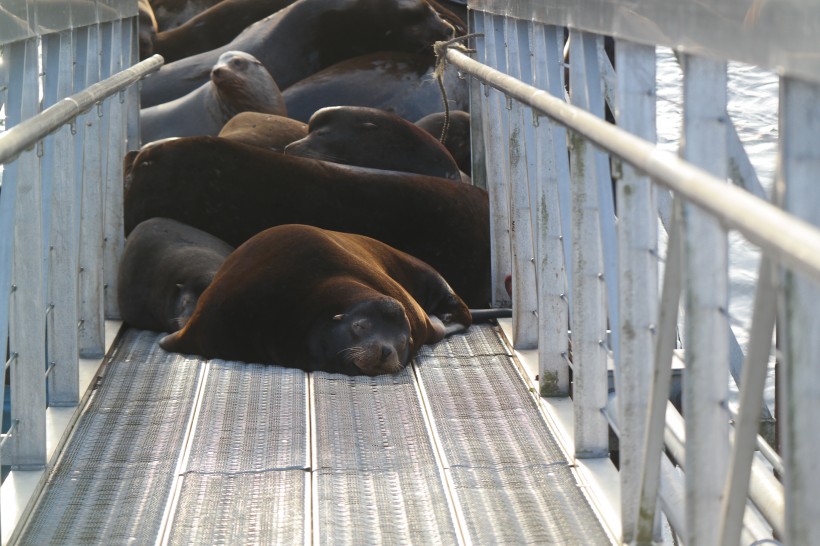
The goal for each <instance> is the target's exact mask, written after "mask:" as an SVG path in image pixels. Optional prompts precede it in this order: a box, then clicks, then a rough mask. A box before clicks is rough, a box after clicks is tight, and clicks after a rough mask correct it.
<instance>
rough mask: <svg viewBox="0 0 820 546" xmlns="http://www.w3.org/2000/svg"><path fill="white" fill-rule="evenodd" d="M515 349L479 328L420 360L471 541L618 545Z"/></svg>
mask: <svg viewBox="0 0 820 546" xmlns="http://www.w3.org/2000/svg"><path fill="white" fill-rule="evenodd" d="M468 341H469V343H470V344H469V346H468V345H467V342H468ZM471 348H472V349H471ZM507 354H508V350H507V348H506V345H505V344H504V342H503V341H502V339H501V338H500V333H499V332H498V330H497V328H496V327H492V326H487V325H479V326H473V327H471V328H470V331H469V334H468V335H459V336H453V337H451V338H448V339H446V340H444V341H442V342H441V343H439V344H437V345H435V346H433V347H424V348H423V349H422V351H421V352H420V353H419V356H418V357H417V358H416V363H417V367H418V370H419V374H420V378H421V381H422V383H423V388H424V389H425V392H426V397H427V401H428V403H429V404H430V408H429V409H430V411H431V413H432V415H433V418H434V420H435V422H436V428H437V432H438V435H439V438H440V440H441V444H442V449H443V451H444V457H445V458H446V460H447V462H448V464H449V468H450V475H451V478H452V481H453V484H454V487H455V492H456V495H457V496H458V498H459V501H460V504H461V508H462V513H463V514H464V519H465V524H466V531H467V533H468V535H469V537H470V539H471V540H472V541H473V542H475V543H478V544H483V543H488V542H491V543H531V544H534V543H537V544H553V543H557V544H579V545H586V544H608V543H610V542H611V541H610V539H609V537H608V536H607V535H606V533H605V532H604V530H603V527H602V526H601V524H600V523H599V521H598V519H597V517H596V516H595V514H594V512H593V511H592V508H591V507H590V505H589V503H588V502H587V499H586V498H585V497H584V495H583V493H582V491H581V490H580V488H579V487H578V486H577V484H576V480H575V477H574V475H573V474H572V472H571V470H570V468H569V465H568V462H567V460H566V458H565V457H564V456H563V454H562V453H561V451H560V449H559V448H558V444H557V443H556V441H555V439H554V437H553V436H552V433H551V432H550V430H549V428H548V427H547V424H546V422H545V421H544V420H543V417H542V416H541V414H540V412H539V410H538V408H537V406H536V402H535V399H534V398H533V396H532V395H531V394H530V393H529V392H528V390H527V388H526V386H525V385H524V383H523V381H522V380H521V378H520V376H519V375H518V371H517V370H516V369H515V366H514V364H513V362H512V361H511V360H510V359H509V357H507V356H505V355H507Z"/></svg>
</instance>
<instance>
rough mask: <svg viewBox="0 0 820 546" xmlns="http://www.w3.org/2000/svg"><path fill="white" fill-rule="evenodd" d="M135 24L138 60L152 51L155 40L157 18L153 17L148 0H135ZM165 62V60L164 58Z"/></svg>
mask: <svg viewBox="0 0 820 546" xmlns="http://www.w3.org/2000/svg"><path fill="white" fill-rule="evenodd" d="M137 12H138V16H137V26H138V28H139V30H138V33H137V35H138V38H137V41H138V43H139V50H140V53H139V55H140V60H142V59H147V58H148V57H150V56H151V55H153V54H154V53H156V52H155V51H154V46H155V45H156V41H157V19H156V17H154V9H153V8H152V7H151V4H150V3H149V2H148V0H137ZM166 62H167V60H166Z"/></svg>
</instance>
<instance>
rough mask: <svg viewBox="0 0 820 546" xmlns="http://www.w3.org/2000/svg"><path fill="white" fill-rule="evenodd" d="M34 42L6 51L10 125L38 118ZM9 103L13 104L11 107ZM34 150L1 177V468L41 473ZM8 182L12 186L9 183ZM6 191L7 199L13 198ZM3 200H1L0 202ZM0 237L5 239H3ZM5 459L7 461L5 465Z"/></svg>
mask: <svg viewBox="0 0 820 546" xmlns="http://www.w3.org/2000/svg"><path fill="white" fill-rule="evenodd" d="M37 42H38V41H37V38H29V39H26V40H24V41H22V42H18V43H15V44H13V45H12V46H11V48H10V49H11V52H12V55H11V57H12V58H13V59H14V58H16V60H17V61H21V62H19V63H15V64H16V66H12V68H11V74H10V76H11V77H10V85H11V86H12V87H14V88H15V90H14V92H12V93H11V95H12V96H10V97H9V99H10V100H9V104H8V105H7V107H8V115H9V119H10V121H11V123H10V124H11V125H16V124H17V123H19V122H20V121H22V120H24V119H28V118H30V117H32V116H34V115H35V114H36V113H37V112H38V97H37V94H36V93H32V92H31V90H32V89H37V88H38V83H39V78H38V75H39V65H38V60H37V55H38V52H37V46H38V43H37ZM12 97H15V99H14V100H17V99H16V97H19V101H20V102H19V104H14V103H13V102H12ZM39 151H40V147H39V145H38V146H36V147H35V149H33V150H28V151H25V152H24V153H22V154H21V155H20V156H19V158H18V159H17V160H16V161H15V162H14V163H15V164H14V167H13V168H12V169H9V171H11V172H9V171H6V174H9V175H10V176H9V177H8V179H6V178H5V176H4V184H3V186H4V187H3V194H5V192H6V183H5V180H9V181H10V185H12V186H14V185H15V184H16V213H15V214H14V215H13V216H14V229H13V233H14V235H13V239H14V249H13V256H12V262H13V264H14V265H13V269H12V282H13V284H14V287H13V293H12V295H11V305H10V313H9V314H10V320H9V350H10V352H11V354H12V362H11V422H12V427H13V430H12V433H11V437H10V442H9V444H8V445H6V446H4V449H3V455H4V459H5V460H4V461H3V462H4V463H5V464H10V465H13V466H15V467H17V468H23V469H35V468H42V467H43V466H44V465H45V462H46V419H45V411H46V389H45V362H46V358H45V346H46V335H45V333H46V321H45V317H46V310H45V306H44V305H43V267H42V266H43V248H42V245H43V228H42V226H43V222H42V199H41V191H42V190H41V178H40V158H39V157H38V153H39ZM12 179H13V180H12ZM14 193H15V191H14V190H12V191H11V194H12V195H14ZM3 197H5V195H4V196H3ZM4 236H8V235H6V234H5V233H4ZM6 455H8V458H7V459H6V457H5V456H6Z"/></svg>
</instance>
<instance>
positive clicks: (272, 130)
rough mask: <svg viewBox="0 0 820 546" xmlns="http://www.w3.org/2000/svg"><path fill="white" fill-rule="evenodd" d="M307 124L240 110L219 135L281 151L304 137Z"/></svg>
mask: <svg viewBox="0 0 820 546" xmlns="http://www.w3.org/2000/svg"><path fill="white" fill-rule="evenodd" d="M307 134H308V126H307V124H306V123H302V122H301V121H296V120H295V119H290V118H286V117H284V116H277V115H274V114H260V113H259V112H242V113H240V114H237V115H235V116H234V117H232V118H231V120H230V121H228V123H226V124H225V127H223V128H222V130H221V131H219V136H220V137H222V138H227V139H230V140H235V141H237V142H244V143H245V144H251V145H253V146H260V147H262V148H267V149H269V150H275V151H277V152H282V151H284V149H285V146H287V145H288V144H290V143H291V142H295V141H297V140H299V139H300V138H304V137H306V136H307Z"/></svg>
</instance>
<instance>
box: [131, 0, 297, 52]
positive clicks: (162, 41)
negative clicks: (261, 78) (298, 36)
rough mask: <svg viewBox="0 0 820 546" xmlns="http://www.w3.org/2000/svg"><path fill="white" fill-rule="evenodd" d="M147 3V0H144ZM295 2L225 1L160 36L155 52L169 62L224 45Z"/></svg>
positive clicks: (277, 0)
mask: <svg viewBox="0 0 820 546" xmlns="http://www.w3.org/2000/svg"><path fill="white" fill-rule="evenodd" d="M141 1H143V2H144V1H146V0H141ZM293 2H294V0H222V1H221V2H219V3H218V4H216V5H214V6H211V7H210V8H208V9H206V10H205V11H203V12H201V13H198V14H196V15H195V16H193V17H191V18H190V19H188V20H187V21H185V22H184V23H182V24H181V25H179V26H178V27H176V28H172V29H170V30H166V31H164V32H160V33H159V34H157V37H156V39H155V40H154V52H155V53H159V54H160V55H162V57H163V58H164V59H165V62H166V63H170V62H173V61H177V60H179V59H183V58H185V57H190V56H191V55H196V54H197V53H202V52H203V51H209V50H211V49H214V48H217V47H220V46H223V45H225V44H227V43H228V42H230V41H231V40H233V39H234V38H236V37H237V36H238V35H239V34H240V33H241V32H242V31H243V30H245V29H246V28H247V27H248V26H250V25H252V24H253V23H255V22H257V21H259V20H260V19H263V18H265V17H267V16H268V15H271V14H273V13H276V12H277V11H279V10H280V9H282V8H284V7H286V6H289V5H290V4H292V3H293Z"/></svg>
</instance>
